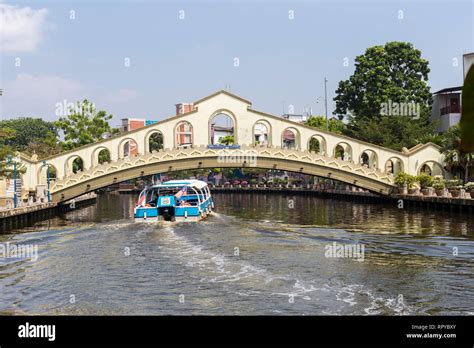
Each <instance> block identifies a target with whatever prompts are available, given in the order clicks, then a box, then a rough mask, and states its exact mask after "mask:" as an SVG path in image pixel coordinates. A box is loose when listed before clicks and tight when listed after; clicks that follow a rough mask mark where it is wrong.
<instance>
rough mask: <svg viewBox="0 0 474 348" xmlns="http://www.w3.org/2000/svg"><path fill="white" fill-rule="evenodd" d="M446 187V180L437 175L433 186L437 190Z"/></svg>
mask: <svg viewBox="0 0 474 348" xmlns="http://www.w3.org/2000/svg"><path fill="white" fill-rule="evenodd" d="M445 187H446V182H445V180H444V179H443V178H440V177H435V178H434V180H433V188H434V189H435V190H442V189H444V188H445Z"/></svg>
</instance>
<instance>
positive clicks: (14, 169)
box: [7, 155, 18, 208]
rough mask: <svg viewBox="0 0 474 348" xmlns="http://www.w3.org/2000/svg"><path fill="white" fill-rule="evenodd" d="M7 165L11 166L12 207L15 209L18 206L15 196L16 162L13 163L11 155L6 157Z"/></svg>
mask: <svg viewBox="0 0 474 348" xmlns="http://www.w3.org/2000/svg"><path fill="white" fill-rule="evenodd" d="M7 161H8V162H7V163H8V165H11V164H13V207H14V208H16V207H17V205H18V199H17V196H16V162H15V161H13V157H12V155H8V156H7Z"/></svg>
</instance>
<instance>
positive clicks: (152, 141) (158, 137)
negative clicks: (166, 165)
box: [147, 130, 164, 152]
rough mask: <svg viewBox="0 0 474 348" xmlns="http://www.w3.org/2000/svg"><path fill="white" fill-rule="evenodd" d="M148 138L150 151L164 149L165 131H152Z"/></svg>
mask: <svg viewBox="0 0 474 348" xmlns="http://www.w3.org/2000/svg"><path fill="white" fill-rule="evenodd" d="M147 140H148V141H147V142H148V146H147V148H148V151H149V152H153V151H160V150H163V147H164V146H163V144H164V143H163V133H161V132H160V131H158V130H157V131H152V132H150V133H149V134H148V137H147Z"/></svg>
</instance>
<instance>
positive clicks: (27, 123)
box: [0, 117, 60, 158]
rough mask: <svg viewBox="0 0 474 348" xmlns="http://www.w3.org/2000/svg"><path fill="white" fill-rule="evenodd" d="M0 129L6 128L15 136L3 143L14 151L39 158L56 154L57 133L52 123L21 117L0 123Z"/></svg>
mask: <svg viewBox="0 0 474 348" xmlns="http://www.w3.org/2000/svg"><path fill="white" fill-rule="evenodd" d="M0 128H8V129H11V130H13V131H14V132H15V136H11V137H8V139H7V140H6V141H5V143H6V144H7V145H8V146H10V147H11V148H12V149H14V150H16V151H21V152H26V153H28V154H30V155H31V154H33V153H36V154H37V155H38V156H39V157H40V158H43V157H47V156H50V155H52V154H55V153H58V152H59V151H60V148H59V146H58V139H57V138H58V132H57V129H56V127H55V126H54V124H53V123H52V122H47V121H44V120H42V119H40V118H31V117H21V118H16V119H10V120H3V121H0Z"/></svg>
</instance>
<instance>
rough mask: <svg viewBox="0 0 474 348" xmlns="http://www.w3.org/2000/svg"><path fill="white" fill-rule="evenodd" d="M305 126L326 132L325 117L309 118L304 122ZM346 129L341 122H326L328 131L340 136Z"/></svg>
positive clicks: (331, 120) (331, 119)
mask: <svg viewBox="0 0 474 348" xmlns="http://www.w3.org/2000/svg"><path fill="white" fill-rule="evenodd" d="M305 124H306V125H307V126H310V127H314V128H318V129H322V130H326V117H325V116H311V117H310V118H308V120H307V121H306V122H305ZM345 128H346V125H345V124H344V122H342V121H341V120H338V119H335V118H330V119H329V120H328V129H329V131H330V132H333V133H337V134H342V133H343V132H344V130H345Z"/></svg>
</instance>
